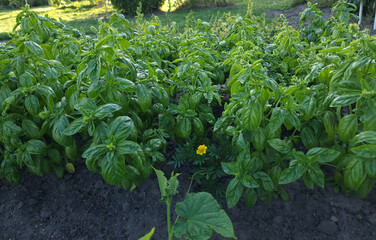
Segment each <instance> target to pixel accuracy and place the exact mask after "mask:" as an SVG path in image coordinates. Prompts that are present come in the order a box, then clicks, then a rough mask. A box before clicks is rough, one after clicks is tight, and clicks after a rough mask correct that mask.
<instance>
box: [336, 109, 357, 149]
mask: <svg viewBox="0 0 376 240" xmlns="http://www.w3.org/2000/svg"><path fill="white" fill-rule="evenodd" d="M357 131H358V120H357V117H356V115H355V114H349V115H346V116H344V117H343V118H342V119H341V120H340V121H339V125H338V135H339V138H340V139H341V140H342V141H344V142H348V141H349V140H350V139H352V138H353V137H354V136H355V134H356V132H357Z"/></svg>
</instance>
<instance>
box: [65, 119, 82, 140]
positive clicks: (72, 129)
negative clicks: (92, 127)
mask: <svg viewBox="0 0 376 240" xmlns="http://www.w3.org/2000/svg"><path fill="white" fill-rule="evenodd" d="M85 126H86V123H85V122H84V119H83V118H78V119H76V120H74V121H73V122H72V123H71V124H69V126H68V127H67V128H66V129H65V130H64V134H65V135H68V136H71V135H74V134H76V133H78V132H79V131H81V130H82V129H83V128H84V127H85Z"/></svg>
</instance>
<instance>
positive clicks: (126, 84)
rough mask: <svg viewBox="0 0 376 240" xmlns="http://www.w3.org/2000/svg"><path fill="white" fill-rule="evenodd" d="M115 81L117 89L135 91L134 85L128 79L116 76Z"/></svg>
mask: <svg viewBox="0 0 376 240" xmlns="http://www.w3.org/2000/svg"><path fill="white" fill-rule="evenodd" d="M116 82H117V83H118V85H117V89H118V90H120V91H122V92H128V93H133V92H135V91H136V85H135V84H134V83H133V82H132V81H130V80H128V79H125V78H120V77H117V78H116Z"/></svg>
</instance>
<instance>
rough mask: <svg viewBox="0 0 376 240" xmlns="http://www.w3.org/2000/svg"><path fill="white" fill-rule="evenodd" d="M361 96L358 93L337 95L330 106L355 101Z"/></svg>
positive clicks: (340, 105)
mask: <svg viewBox="0 0 376 240" xmlns="http://www.w3.org/2000/svg"><path fill="white" fill-rule="evenodd" d="M360 98H361V96H360V93H354V94H345V95H339V96H337V97H336V98H334V99H333V101H332V103H331V104H330V106H331V107H343V106H347V105H350V104H353V103H355V102H357V101H358V100H359V99H360Z"/></svg>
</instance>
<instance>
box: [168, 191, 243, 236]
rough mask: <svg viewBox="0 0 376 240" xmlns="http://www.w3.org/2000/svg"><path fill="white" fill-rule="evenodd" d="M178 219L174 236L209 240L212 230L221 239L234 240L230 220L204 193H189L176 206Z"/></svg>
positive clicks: (211, 197)
mask: <svg viewBox="0 0 376 240" xmlns="http://www.w3.org/2000/svg"><path fill="white" fill-rule="evenodd" d="M175 211H176V213H177V214H178V215H179V219H178V221H177V222H176V224H174V226H173V229H174V235H175V236H176V237H177V238H181V237H182V236H184V237H185V238H187V239H209V238H210V236H211V232H212V230H214V231H216V232H217V233H219V234H220V235H222V236H223V237H229V238H233V239H236V237H235V234H234V229H233V226H232V223H231V220H230V218H229V217H228V216H227V214H226V212H225V211H223V210H222V209H221V207H220V206H219V204H218V203H217V201H216V200H215V199H214V198H213V196H212V195H210V194H209V193H206V192H200V193H190V194H188V195H186V197H185V199H184V201H183V202H179V203H177V204H176V208H175Z"/></svg>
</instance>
